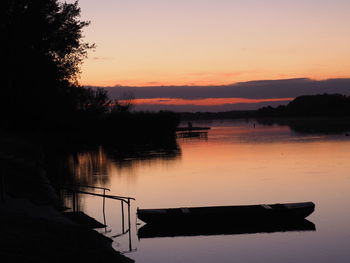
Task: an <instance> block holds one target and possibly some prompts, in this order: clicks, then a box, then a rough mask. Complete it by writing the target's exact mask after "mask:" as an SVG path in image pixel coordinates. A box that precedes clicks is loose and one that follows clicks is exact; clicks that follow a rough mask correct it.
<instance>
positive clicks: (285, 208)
mask: <svg viewBox="0 0 350 263" xmlns="http://www.w3.org/2000/svg"><path fill="white" fill-rule="evenodd" d="M314 210H315V204H314V203H312V202H304V203H287V204H269V205H240V206H211V207H183V208H168V209H137V217H138V218H139V219H141V220H142V221H143V222H145V223H148V224H150V223H152V224H166V223H169V222H171V223H175V224H184V223H193V222H200V221H203V220H204V221H207V222H225V221H229V222H239V221H244V222H247V221H255V222H256V221H259V222H263V221H286V220H297V219H303V218H305V217H307V216H309V215H310V214H311V213H312V212H313V211H314Z"/></svg>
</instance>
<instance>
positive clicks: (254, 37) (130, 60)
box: [69, 0, 350, 95]
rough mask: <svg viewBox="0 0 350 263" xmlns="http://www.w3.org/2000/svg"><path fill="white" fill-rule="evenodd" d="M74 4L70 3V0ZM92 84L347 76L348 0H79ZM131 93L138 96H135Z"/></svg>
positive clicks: (86, 81) (87, 78)
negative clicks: (91, 47) (93, 45)
mask: <svg viewBox="0 0 350 263" xmlns="http://www.w3.org/2000/svg"><path fill="white" fill-rule="evenodd" d="M69 2H72V1H69ZM79 6H80V7H81V10H82V19H83V20H90V21H91V25H90V26H89V27H88V28H86V29H85V36H86V38H85V39H86V40H87V41H88V42H93V43H96V46H97V48H96V50H95V52H91V53H90V54H89V58H88V59H87V60H86V61H85V63H84V65H83V67H82V75H81V83H82V84H83V85H91V86H117V85H121V86H173V85H176V86H177V85H181V86H184V85H189V86H191V85H196V86H208V85H228V84H232V83H237V82H245V81H252V80H266V79H268V80H275V79H289V78H311V79H316V80H320V79H329V78H348V77H350V70H349V69H350V26H349V25H350V16H349V13H350V1H349V0H294V1H290V0H265V1H261V0H176V1H174V0H99V1H96V0H80V2H79ZM136 95H137V94H136Z"/></svg>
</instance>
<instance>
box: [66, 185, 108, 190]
mask: <svg viewBox="0 0 350 263" xmlns="http://www.w3.org/2000/svg"><path fill="white" fill-rule="evenodd" d="M65 186H76V187H83V188H92V189H101V190H106V191H111V189H109V188H106V187H101V186H92V185H82V184H71V185H65Z"/></svg>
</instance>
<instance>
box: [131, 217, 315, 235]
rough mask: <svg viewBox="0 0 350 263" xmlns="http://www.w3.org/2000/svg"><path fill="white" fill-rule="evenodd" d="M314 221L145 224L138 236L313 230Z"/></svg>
mask: <svg viewBox="0 0 350 263" xmlns="http://www.w3.org/2000/svg"><path fill="white" fill-rule="evenodd" d="M315 230H316V226H315V224H314V223H312V222H310V221H308V220H306V219H303V220H296V221H284V222H277V223H276V222H273V223H272V222H261V223H259V222H255V223H239V224H236V223H232V224H220V223H215V224H210V223H209V224H208V222H202V223H201V222H199V223H196V224H189V225H163V224H161V225H159V224H157V225H156V224H146V225H143V226H142V227H141V228H140V229H139V230H138V237H139V238H157V237H184V236H212V235H239V234H256V233H274V232H289V231H315Z"/></svg>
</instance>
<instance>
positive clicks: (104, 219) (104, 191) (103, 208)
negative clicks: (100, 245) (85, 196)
mask: <svg viewBox="0 0 350 263" xmlns="http://www.w3.org/2000/svg"><path fill="white" fill-rule="evenodd" d="M105 199H106V189H103V207H102V212H103V224H104V225H105V226H106V214H105Z"/></svg>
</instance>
